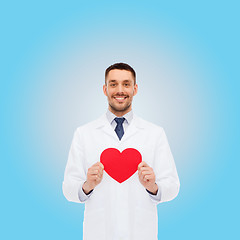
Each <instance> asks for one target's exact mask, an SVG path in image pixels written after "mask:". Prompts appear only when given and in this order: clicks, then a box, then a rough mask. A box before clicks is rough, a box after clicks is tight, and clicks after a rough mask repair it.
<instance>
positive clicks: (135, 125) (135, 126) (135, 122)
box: [121, 114, 143, 142]
mask: <svg viewBox="0 0 240 240" xmlns="http://www.w3.org/2000/svg"><path fill="white" fill-rule="evenodd" d="M140 129H143V126H142V124H141V119H140V118H139V117H138V116H137V115H135V114H133V119H132V121H131V123H130V125H129V126H128V128H127V129H126V132H125V133H124V135H123V137H122V139H121V141H122V142H125V141H127V140H128V139H129V138H131V137H133V136H134V135H135V134H136V133H137V132H138V131H139V130H140Z"/></svg>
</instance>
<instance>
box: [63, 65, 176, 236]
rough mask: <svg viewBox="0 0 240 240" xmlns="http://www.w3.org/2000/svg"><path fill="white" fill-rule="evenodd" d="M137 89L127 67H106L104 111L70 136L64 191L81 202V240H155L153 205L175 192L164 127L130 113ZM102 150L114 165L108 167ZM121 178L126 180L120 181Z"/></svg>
mask: <svg viewBox="0 0 240 240" xmlns="http://www.w3.org/2000/svg"><path fill="white" fill-rule="evenodd" d="M137 91H138V85H137V84H136V73H135V71H134V69H133V68H132V67H131V66H129V65H128V64H125V63H116V64H113V65H111V66H110V67H108V68H107V69H106V71H105V84H104V85H103V92H104V94H105V95H106V96H107V100H108V110H107V112H106V113H105V114H103V115H102V116H101V117H100V118H99V119H97V120H95V121H92V122H90V123H87V124H85V125H83V126H81V127H79V128H78V129H77V130H76V132H75V134H74V138H73V141H72V145H71V149H70V152H69V158H68V162H67V166H66V170H65V175H64V182H63V193H64V195H65V197H66V198H67V199H68V200H69V201H73V202H80V203H85V212H84V222H83V238H84V239H85V240H93V239H94V240H95V239H98V240H101V239H102V240H108V239H109V240H121V239H122V240H146V239H148V240H156V239H157V234H158V225H157V207H156V206H157V204H159V203H161V202H166V201H170V200H172V199H174V198H175V197H176V196H177V194H178V192H179V186H180V184H179V179H178V175H177V171H176V166H175V163H174V159H173V157H172V154H171V150H170V147H169V145H168V141H167V138H166V135H165V132H164V130H163V128H161V127H159V126H157V125H155V124H153V123H150V122H147V121H145V120H143V119H142V118H140V117H138V116H137V115H136V114H134V113H133V110H132V101H133V97H134V96H135V95H136V94H137ZM106 153H107V158H108V161H110V163H111V166H112V169H109V168H108V166H107V165H106V164H107V161H105V159H104V158H105V156H106ZM136 156H137V159H136ZM123 158H124V159H123ZM102 162H103V163H104V164H103V163H102ZM123 162H124V164H122V163H123ZM130 169H133V172H131V174H130V177H129V171H130ZM126 174H128V176H127V177H125V175H126ZM119 176H120V177H125V178H124V180H122V181H118V177H119Z"/></svg>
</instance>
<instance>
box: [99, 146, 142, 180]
mask: <svg viewBox="0 0 240 240" xmlns="http://www.w3.org/2000/svg"><path fill="white" fill-rule="evenodd" d="M141 161H142V155H141V153H140V152H139V151H138V150H136V149H134V148H126V149H124V150H123V151H122V153H121V152H120V151H119V150H118V149H116V148H107V149H105V150H104V151H103V152H102V153H101V156H100V162H101V163H102V164H103V165H104V170H105V171H106V172H107V174H108V175H109V176H110V177H112V178H113V179H115V180H116V181H117V182H119V183H122V182H124V181H126V180H127V179H128V178H130V177H131V176H132V175H133V174H134V173H135V172H136V171H137V167H138V164H139V163H140V162H141Z"/></svg>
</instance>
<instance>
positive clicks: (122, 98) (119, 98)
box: [114, 97, 127, 102]
mask: <svg viewBox="0 0 240 240" xmlns="http://www.w3.org/2000/svg"><path fill="white" fill-rule="evenodd" d="M126 98H127V97H114V99H116V100H117V101H118V102H123V101H124V100H125V99H126Z"/></svg>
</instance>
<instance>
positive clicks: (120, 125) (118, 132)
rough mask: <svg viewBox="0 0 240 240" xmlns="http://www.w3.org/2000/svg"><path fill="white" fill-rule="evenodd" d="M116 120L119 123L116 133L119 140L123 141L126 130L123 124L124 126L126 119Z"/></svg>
mask: <svg viewBox="0 0 240 240" xmlns="http://www.w3.org/2000/svg"><path fill="white" fill-rule="evenodd" d="M114 120H115V121H116V123H117V126H116V128H115V132H116V133H117V135H118V138H119V140H121V138H122V136H123V134H124V130H123V125H122V124H123V122H124V120H125V118H117V117H116V118H114Z"/></svg>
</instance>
